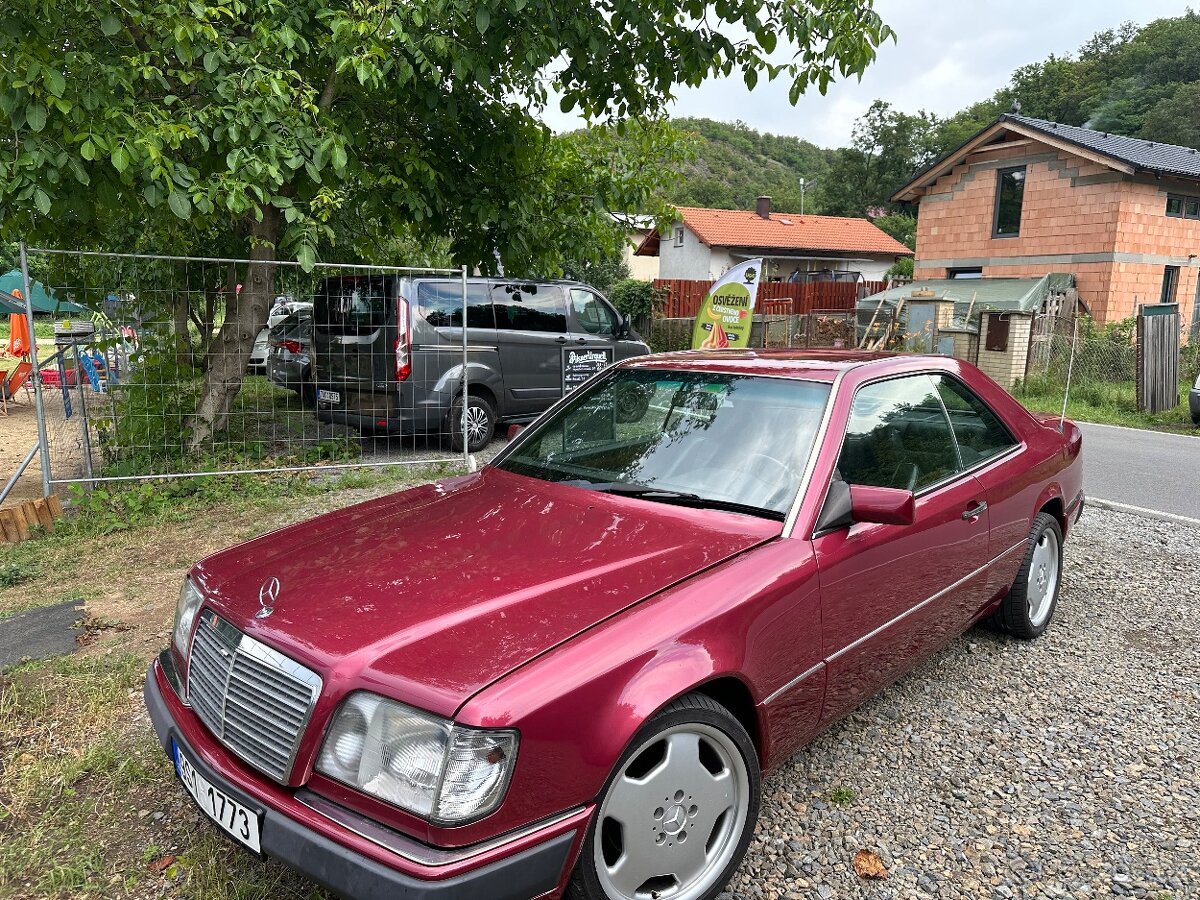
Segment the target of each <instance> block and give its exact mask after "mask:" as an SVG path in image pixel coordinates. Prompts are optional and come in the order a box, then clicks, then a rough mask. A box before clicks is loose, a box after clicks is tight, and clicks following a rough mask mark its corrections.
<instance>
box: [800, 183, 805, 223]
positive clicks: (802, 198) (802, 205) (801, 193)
mask: <svg viewBox="0 0 1200 900" xmlns="http://www.w3.org/2000/svg"><path fill="white" fill-rule="evenodd" d="M800 215H804V179H803V178H801V179H800Z"/></svg>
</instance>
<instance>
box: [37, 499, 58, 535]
mask: <svg viewBox="0 0 1200 900" xmlns="http://www.w3.org/2000/svg"><path fill="white" fill-rule="evenodd" d="M33 508H34V510H36V511H37V517H38V523H39V524H40V525H41V526H42V527H43V528H45V529H46V530H47V531H53V530H54V516H52V515H50V504H49V503H47V502H46V501H45V500H44V499H42V500H34V501H33Z"/></svg>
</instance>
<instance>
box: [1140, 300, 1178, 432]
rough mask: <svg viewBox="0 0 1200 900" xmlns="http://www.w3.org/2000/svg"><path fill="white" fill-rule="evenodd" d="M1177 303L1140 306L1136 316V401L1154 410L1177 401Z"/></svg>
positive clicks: (1141, 406) (1174, 404)
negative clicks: (1139, 312) (1138, 313)
mask: <svg viewBox="0 0 1200 900" xmlns="http://www.w3.org/2000/svg"><path fill="white" fill-rule="evenodd" d="M1178 309H1179V307H1178V306H1177V305H1175V304H1173V303H1162V304H1152V305H1149V304H1148V305H1144V306H1142V310H1141V315H1139V316H1138V317H1137V404H1138V409H1140V410H1141V411H1142V412H1150V413H1158V412H1164V411H1166V410H1168V409H1174V408H1175V407H1176V406H1178V405H1179V331H1180V326H1181V321H1180V317H1179V312H1178Z"/></svg>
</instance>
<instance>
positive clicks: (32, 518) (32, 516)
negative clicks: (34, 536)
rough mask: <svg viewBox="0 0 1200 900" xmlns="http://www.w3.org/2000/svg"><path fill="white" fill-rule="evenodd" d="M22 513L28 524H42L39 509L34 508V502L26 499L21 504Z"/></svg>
mask: <svg viewBox="0 0 1200 900" xmlns="http://www.w3.org/2000/svg"><path fill="white" fill-rule="evenodd" d="M20 510H21V515H22V516H24V517H25V522H26V524H28V525H40V524H41V523H40V522H39V521H38V517H37V510H36V509H34V508H33V503H31V502H30V501H28V500H26V501H25V502H24V503H22V504H21V506H20Z"/></svg>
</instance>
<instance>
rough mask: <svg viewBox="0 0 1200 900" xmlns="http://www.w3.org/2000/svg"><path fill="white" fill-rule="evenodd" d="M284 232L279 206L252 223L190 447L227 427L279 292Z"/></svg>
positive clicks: (214, 346) (204, 442)
mask: <svg viewBox="0 0 1200 900" xmlns="http://www.w3.org/2000/svg"><path fill="white" fill-rule="evenodd" d="M278 237H279V211H278V210H277V209H275V208H274V207H273V206H268V207H267V208H266V209H264V210H263V218H262V221H261V222H251V223H250V265H249V267H248V268H247V270H246V283H245V284H243V285H242V290H241V293H238V294H234V295H232V296H229V297H227V298H226V301H225V302H226V306H225V322H224V324H223V325H222V326H221V331H220V333H219V334H218V335H217V338H216V340H215V341H213V344H212V346H211V348H210V352H209V355H208V367H207V372H206V373H205V376H204V390H203V392H202V393H201V396H200V404H199V405H198V406H197V407H196V414H195V415H194V416H192V420H191V422H190V428H191V435H190V436H189V438H188V450H189V451H191V452H193V453H194V452H196V451H197V450H200V449H202V448H203V447H205V446H207V445H208V444H209V443H210V442H211V441H212V438H213V435H214V434H216V433H217V432H219V431H221V430H223V429H224V428H225V425H226V422H227V421H228V419H229V407H230V406H231V405H232V403H233V401H234V399H235V398H236V397H237V395H238V391H240V390H241V389H242V379H243V378H245V377H246V365H247V364H248V363H249V362H250V352H251V350H253V349H254V337H255V335H257V334H258V332H259V331H260V330H261V329H262V328H263V327H264V326H266V324H267V310H268V309H270V306H271V300H272V298H273V297H274V295H275V269H276V265H275V247H276V244H277V243H278Z"/></svg>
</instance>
